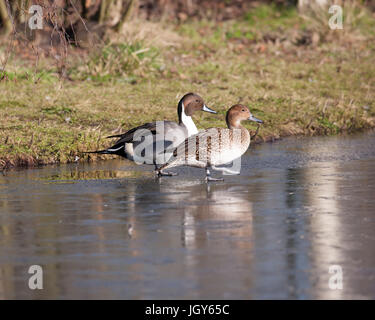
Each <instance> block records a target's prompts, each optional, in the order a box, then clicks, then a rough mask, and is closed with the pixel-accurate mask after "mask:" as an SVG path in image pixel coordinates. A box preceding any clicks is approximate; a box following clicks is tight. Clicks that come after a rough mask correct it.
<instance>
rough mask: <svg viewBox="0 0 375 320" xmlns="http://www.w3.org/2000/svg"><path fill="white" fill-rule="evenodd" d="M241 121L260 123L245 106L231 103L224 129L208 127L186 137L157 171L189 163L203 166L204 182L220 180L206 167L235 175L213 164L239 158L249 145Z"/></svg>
mask: <svg viewBox="0 0 375 320" xmlns="http://www.w3.org/2000/svg"><path fill="white" fill-rule="evenodd" d="M243 120H251V121H256V122H258V123H262V122H263V121H262V120H259V119H257V118H255V117H254V116H253V115H252V114H251V113H250V111H249V109H248V108H247V107H246V106H243V105H241V104H237V105H234V106H232V107H231V108H230V109H229V110H228V112H227V115H226V122H227V126H228V129H226V128H210V129H207V130H202V131H201V132H199V133H198V134H195V135H193V136H191V137H189V138H187V139H186V140H185V141H184V142H183V143H181V144H180V145H179V146H178V147H177V148H176V149H175V150H174V152H173V157H171V158H170V159H169V160H168V162H167V163H166V164H164V165H162V166H161V167H160V168H159V169H158V170H157V173H158V174H159V175H165V173H164V171H163V170H166V169H168V168H173V167H177V166H190V167H197V168H205V169H206V181H215V180H223V179H214V178H212V177H211V176H210V170H209V169H210V168H212V169H214V170H219V171H223V172H227V173H230V174H239V172H234V171H231V170H229V169H227V168H225V167H222V168H218V167H216V166H220V165H224V164H228V163H230V162H232V161H233V160H235V159H238V158H240V157H241V156H242V155H243V154H244V153H245V152H246V150H247V149H248V148H249V145H250V134H249V131H248V130H247V129H246V128H244V127H243V126H241V121H243Z"/></svg>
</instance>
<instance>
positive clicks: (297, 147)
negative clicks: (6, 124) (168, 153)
mask: <svg viewBox="0 0 375 320" xmlns="http://www.w3.org/2000/svg"><path fill="white" fill-rule="evenodd" d="M173 171H178V172H179V176H177V177H163V178H161V179H157V178H155V177H154V175H153V172H152V167H141V166H135V165H133V164H131V163H129V162H128V161H126V160H109V161H103V162H100V163H94V164H79V165H78V164H72V165H63V166H48V167H44V168H40V169H29V170H19V171H9V172H7V173H6V174H5V175H1V173H0V299H4V298H5V299H14V298H16V299H21V298H25V299H30V298H33V299H41V298H58V299H67V298H83V299H92V298H104V299H110V298H115V299H149V298H150V299H186V298H191V299H195V298H198V299H199V298H205V299H208V298H218V299H224V298H225V299H226V298H228V299H232V298H236V299H263V298H269V299H307V298H312V299H315V298H317V299H326V298H327V299H343V298H358V299H369V298H372V299H374V298H375V133H374V132H372V133H371V132H370V133H365V134H358V135H354V136H341V137H325V138H290V139H285V140H283V141H279V142H276V143H269V144H262V145H257V146H254V145H252V146H251V147H250V149H249V150H248V152H247V153H246V154H245V155H244V156H243V158H242V171H241V175H240V176H225V177H224V178H225V181H224V182H215V183H210V184H209V185H207V184H206V183H204V182H203V178H204V171H203V170H202V169H189V168H178V169H174V170H173ZM31 265H40V266H41V267H42V268H43V272H44V275H43V280H44V283H43V286H44V288H43V290H30V289H29V287H28V279H29V277H30V276H31V275H30V274H28V269H29V267H30V266H31ZM332 266H339V268H341V270H342V279H343V288H342V289H341V290H340V289H336V290H335V288H333V289H332V288H330V286H329V279H330V277H332V276H334V274H331V273H329V268H330V267H332ZM333 268H337V267H333ZM335 270H336V271H337V270H338V269H335ZM336 275H337V274H336Z"/></svg>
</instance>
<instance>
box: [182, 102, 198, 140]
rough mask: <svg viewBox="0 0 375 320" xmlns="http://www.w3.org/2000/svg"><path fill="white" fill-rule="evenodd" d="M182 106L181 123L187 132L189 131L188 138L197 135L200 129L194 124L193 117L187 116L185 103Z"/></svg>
mask: <svg viewBox="0 0 375 320" xmlns="http://www.w3.org/2000/svg"><path fill="white" fill-rule="evenodd" d="M181 105H182V110H181V111H182V112H181V122H182V123H183V124H184V125H185V126H186V128H187V131H188V136H189V137H190V136H192V135H193V134H197V133H198V129H197V127H196V126H195V123H194V121H193V119H192V117H189V116H187V115H186V114H185V106H184V103H183V102H182V103H181Z"/></svg>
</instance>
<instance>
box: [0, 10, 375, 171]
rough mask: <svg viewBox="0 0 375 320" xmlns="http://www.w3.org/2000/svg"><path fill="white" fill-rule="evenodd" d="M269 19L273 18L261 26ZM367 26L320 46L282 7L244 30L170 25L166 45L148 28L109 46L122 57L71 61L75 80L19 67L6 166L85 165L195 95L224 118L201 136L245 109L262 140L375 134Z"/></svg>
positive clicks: (7, 102) (2, 156) (4, 137)
mask: <svg viewBox="0 0 375 320" xmlns="http://www.w3.org/2000/svg"><path fill="white" fill-rule="evenodd" d="M267 10H271V11H270V12H271V13H272V14H271V15H273V16H272V17H273V18H272V19H268V20H267V19H265V18H264V16H266V17H267V14H265V13H264V12H266V13H267ZM269 14H270V13H268V15H269ZM368 19H369V15H368V13H366V14H365V15H364V16H362V17H361V18H360V19H359V22H358V21H357V22H356V26H357V27H354V26H353V28H354V29H353V30H354V31H350V32H349V30H348V31H345V32H347V37H346V38H345V37H343V36H337V37H333V36H332V37H323V36H320V37H319V38H318V40H316V39H315V41H312V37H313V35H314V33H318V34H320V33H321V31H320V30H319V29H318V28H317V27H315V26H309V25H306V21H305V20H303V19H301V18H300V17H298V16H297V14H296V13H295V12H293V11H292V12H281V13H280V12H277V11H275V9H274V8H271V9H269V8H266V9H264V8H263V9H260V10H259V11H256V12H255V13H254V12H253V13H252V14H250V15H248V16H247V17H246V18H245V19H244V20H243V21H227V22H223V23H220V24H217V23H214V22H210V21H201V22H186V23H184V24H181V25H176V26H173V30H172V29H171V27H170V26H169V27H168V28H167V29H166V31H165V35H163V34H164V32H162V31H160V30H161V28H163V26H162V25H161V24H158V25H155V24H149V25H148V27H149V28H150V33H148V32H145V31H143V32H144V33H143V34H142V33H141V34H137V32H136V29H137V28H138V27H134V29H130V28H129V29H127V30H128V31H127V34H126V35H125V36H124V37H125V38H124V39H128V40H127V41H126V44H124V40H123V39H118V40H117V41H115V40H113V39H112V42H111V44H110V45H109V46H112V48H113V46H115V48H119V47H120V49H119V50H118V51H116V50H115V51H114V53H113V52H112V53H111V54H112V56H111V55H110V56H109V57H105V56H104V55H99V56H96V59H99V60H95V58H93V56H89V57H84V61H85V63H84V64H82V63H81V65H79V66H77V65H76V61H73V62H74V63H73V64H72V66H74V67H72V68H71V70H70V76H71V77H72V79H73V81H65V82H61V81H60V80H59V79H58V76H57V75H56V70H55V69H54V68H53V67H48V63H46V62H42V64H40V67H39V69H38V70H37V73H36V74H35V73H33V72H32V70H30V69H28V68H27V64H26V63H22V62H21V61H19V60H17V59H16V58H14V59H13V60H12V61H11V64H10V65H9V68H8V69H7V71H8V74H7V79H8V80H6V81H2V82H1V83H0V91H1V96H0V166H2V167H7V166H20V165H36V164H46V163H59V162H71V161H75V160H76V159H77V158H76V157H80V160H81V161H85V160H87V157H88V156H87V155H83V154H82V153H81V152H82V151H87V150H94V149H98V148H102V147H104V146H106V145H108V143H109V141H107V140H105V139H104V138H103V137H105V136H106V135H109V134H113V133H118V132H122V131H125V130H126V129H129V128H131V127H133V126H135V125H139V124H142V123H144V122H147V121H152V120H155V119H170V120H177V114H176V105H177V102H178V99H179V98H180V97H181V96H182V95H183V94H184V93H186V92H188V91H194V92H197V93H199V94H200V95H202V96H203V97H204V98H205V100H206V103H207V105H209V106H210V107H212V108H214V109H216V110H218V111H219V114H218V115H216V116H215V115H209V114H199V115H197V116H196V117H195V120H196V123H197V126H198V127H199V128H206V127H210V126H221V127H222V126H224V125H225V122H224V115H225V112H226V110H227V109H228V107H230V106H231V105H232V104H234V103H238V102H241V103H244V104H247V105H249V106H250V108H251V110H252V111H253V113H254V114H255V115H256V116H257V117H259V118H262V119H264V120H265V124H264V126H263V127H262V129H261V130H260V133H259V137H258V139H259V141H267V140H272V139H277V138H279V137H282V136H287V135H323V134H324V135H327V134H337V133H341V132H354V131H358V130H363V129H366V128H371V127H375V103H374V101H375V93H374V92H375V90H374V89H375V77H374V75H375V54H374V51H375V45H374V43H375V42H374V41H373V40H374V34H373V33H372V32H373V31H372V24H371V23H372V22H368V21H370V20H368ZM366 21H367V22H366ZM146 29H147V28H146V27H145V30H146ZM152 30H157V31H153V32H154V33H153V32H151V31H152ZM327 32H328V31H327ZM329 32H331V31H329ZM335 32H336V35H339V32H340V30H337V31H335ZM158 35H159V38H158ZM333 35H334V33H333ZM121 45H123V46H122V47H121ZM132 45H133V46H135V47H134V48H135V49H134V48H133V49H131V50H130V49H129V46H132ZM137 46H138V47H137ZM107 48H108V47H107ZM121 48H122V49H121ZM147 48H149V50H148V51H144V52H143V53H147V52H149V51H152V50H154V52H156V53H157V55H156V57H155V58H151V57H150V56H147V54H145V55H143V56H142V58H140V57H138V56H137V53H135V52H137V51H139V50H142V49H147ZM105 49H106V48H104V49H101V50H105ZM134 54H135V55H136V56H137V58H138V60H139V61H137V58H135V57H134ZM138 54H139V53H138ZM94 57H95V55H94ZM86 59H88V60H86ZM90 59H94V60H90ZM100 59H104V60H100ZM132 59H133V60H132ZM90 61H91V63H92V65H90ZM95 61H101V62H100V63H101V64H100V63H95ZM121 61H122V62H121ZM127 61H128V62H129V61H130V62H129V63H127ZM43 63H44V64H43ZM35 78H38V79H39V81H38V82H37V83H34V82H35V81H34V80H35ZM249 129H255V128H254V127H252V126H251V125H249ZM92 159H96V157H94V158H92Z"/></svg>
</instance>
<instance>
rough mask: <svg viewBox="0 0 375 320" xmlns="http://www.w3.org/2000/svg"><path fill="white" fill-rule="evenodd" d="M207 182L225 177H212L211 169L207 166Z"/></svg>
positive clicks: (221, 179)
mask: <svg viewBox="0 0 375 320" xmlns="http://www.w3.org/2000/svg"><path fill="white" fill-rule="evenodd" d="M205 180H206V182H210V181H224V179H223V178H212V177H211V172H210V169H208V167H206V179H205Z"/></svg>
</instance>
